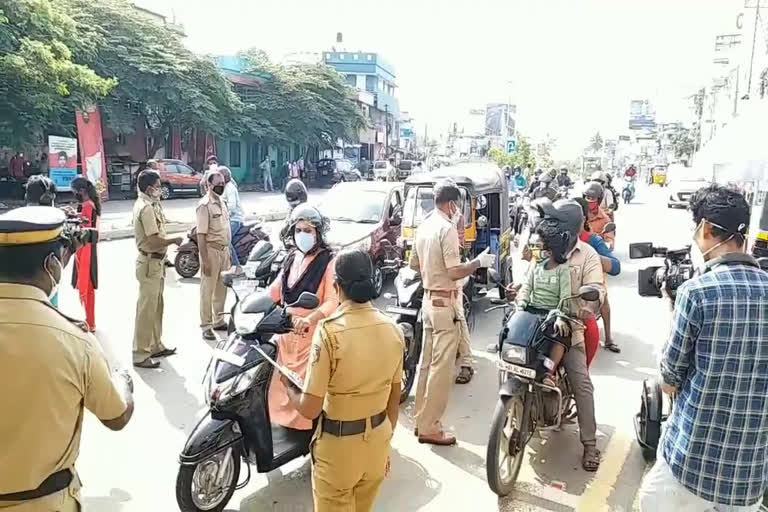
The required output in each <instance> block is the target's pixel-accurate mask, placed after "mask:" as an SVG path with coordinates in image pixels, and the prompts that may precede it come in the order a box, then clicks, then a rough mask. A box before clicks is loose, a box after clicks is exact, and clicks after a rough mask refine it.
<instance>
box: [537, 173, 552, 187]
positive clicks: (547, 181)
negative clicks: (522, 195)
mask: <svg viewBox="0 0 768 512" xmlns="http://www.w3.org/2000/svg"><path fill="white" fill-rule="evenodd" d="M539 181H541V182H542V183H544V184H545V185H549V184H550V183H551V182H552V175H551V174H549V173H548V172H547V173H544V174H542V175H541V176H540V177H539Z"/></svg>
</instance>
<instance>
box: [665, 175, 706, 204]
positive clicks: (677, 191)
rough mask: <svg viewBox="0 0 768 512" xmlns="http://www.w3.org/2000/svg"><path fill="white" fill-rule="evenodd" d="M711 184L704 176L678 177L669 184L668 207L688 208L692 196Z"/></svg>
mask: <svg viewBox="0 0 768 512" xmlns="http://www.w3.org/2000/svg"><path fill="white" fill-rule="evenodd" d="M707 185H709V182H708V181H707V180H705V179H703V178H690V179H678V180H675V181H673V182H672V184H671V185H670V186H669V198H668V199H667V208H688V206H689V205H690V203H691V196H693V194H694V192H696V191H697V190H699V189H700V188H702V187H706V186H707Z"/></svg>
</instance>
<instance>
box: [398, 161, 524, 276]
mask: <svg viewBox="0 0 768 512" xmlns="http://www.w3.org/2000/svg"><path fill="white" fill-rule="evenodd" d="M445 178H450V179H452V180H453V181H454V182H456V184H457V185H458V186H459V189H460V190H461V198H462V199H461V204H460V205H459V207H460V208H461V209H462V211H463V224H464V233H463V234H464V237H463V238H464V240H463V242H464V247H463V248H462V254H463V256H464V257H465V258H466V259H467V260H471V259H473V258H474V257H475V256H477V255H478V254H480V253H481V252H483V251H484V250H485V249H486V248H490V250H491V253H493V254H495V255H496V271H497V272H498V273H499V275H500V276H502V279H503V284H504V285H506V284H509V283H511V282H512V260H511V258H510V254H511V252H510V241H511V235H512V232H511V230H510V221H509V196H508V194H507V188H506V182H505V178H504V174H503V173H502V171H501V170H500V169H499V168H498V167H497V166H496V165H494V164H490V163H480V162H477V163H475V162H473V163H460V164H456V165H452V166H450V167H442V168H440V169H439V170H435V171H433V172H431V173H429V174H417V175H414V176H411V177H409V178H408V179H407V180H406V181H405V204H404V207H403V223H402V231H401V233H402V242H403V244H404V246H405V250H406V256H407V255H409V254H410V248H411V247H412V246H413V240H414V238H415V236H416V231H417V229H418V227H419V225H420V224H421V222H422V221H423V220H424V218H425V217H426V216H427V214H428V213H429V212H431V211H432V210H433V209H434V208H435V200H434V194H433V189H434V186H435V183H436V182H438V181H439V180H441V179H445ZM461 238H462V237H461V233H460V234H459V239H460V241H461ZM474 284H475V287H476V288H488V287H490V286H492V284H491V282H490V281H489V280H488V276H487V272H486V270H485V269H480V270H478V271H477V273H476V274H475V275H474Z"/></svg>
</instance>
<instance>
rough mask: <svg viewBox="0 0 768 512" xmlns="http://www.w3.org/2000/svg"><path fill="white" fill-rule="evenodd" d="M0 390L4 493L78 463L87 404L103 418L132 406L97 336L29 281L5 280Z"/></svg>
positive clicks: (0, 304)
mask: <svg viewBox="0 0 768 512" xmlns="http://www.w3.org/2000/svg"><path fill="white" fill-rule="evenodd" d="M0 390H2V391H1V392H0V439H2V449H0V494H9V493H13V492H20V491H28V490H32V489H36V488H37V487H38V486H39V485H40V484H41V483H42V482H43V480H45V479H46V478H48V477H49V476H50V475H51V474H53V473H55V472H57V471H60V470H62V469H66V468H72V469H73V468H74V464H75V460H76V459H77V456H78V453H79V451H80V432H81V428H82V422H83V408H86V409H88V410H89V411H91V412H92V413H93V414H94V415H95V416H96V417H97V418H99V419H102V420H111V419H115V418H117V417H119V416H120V415H122V414H123V413H124V412H125V408H126V404H125V402H124V401H123V398H122V396H121V395H120V393H119V391H118V390H117V388H116V387H115V386H114V384H113V383H112V379H111V373H110V369H109V367H108V365H107V362H106V359H105V358H104V354H103V352H102V350H101V347H100V346H99V343H98V341H97V340H96V338H94V337H93V335H91V334H89V333H88V332H86V331H83V330H82V329H80V328H79V327H78V326H77V325H76V324H74V323H72V322H71V321H69V320H68V319H67V318H65V317H64V316H63V315H61V313H59V312H58V311H57V310H56V309H54V308H53V306H51V305H49V303H48V299H47V297H46V296H45V294H44V293H43V291H42V290H40V289H39V288H36V287H33V286H27V285H19V284H10V283H0ZM4 505H5V506H7V505H10V503H6V504H4V503H3V502H0V509H2V508H3V507H4Z"/></svg>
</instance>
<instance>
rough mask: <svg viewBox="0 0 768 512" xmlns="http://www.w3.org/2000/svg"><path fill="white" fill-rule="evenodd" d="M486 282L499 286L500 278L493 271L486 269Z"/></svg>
mask: <svg viewBox="0 0 768 512" xmlns="http://www.w3.org/2000/svg"><path fill="white" fill-rule="evenodd" d="M488 280H489V281H490V282H492V283H493V284H501V276H500V275H499V273H498V272H496V270H495V269H492V268H489V269H488Z"/></svg>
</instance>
